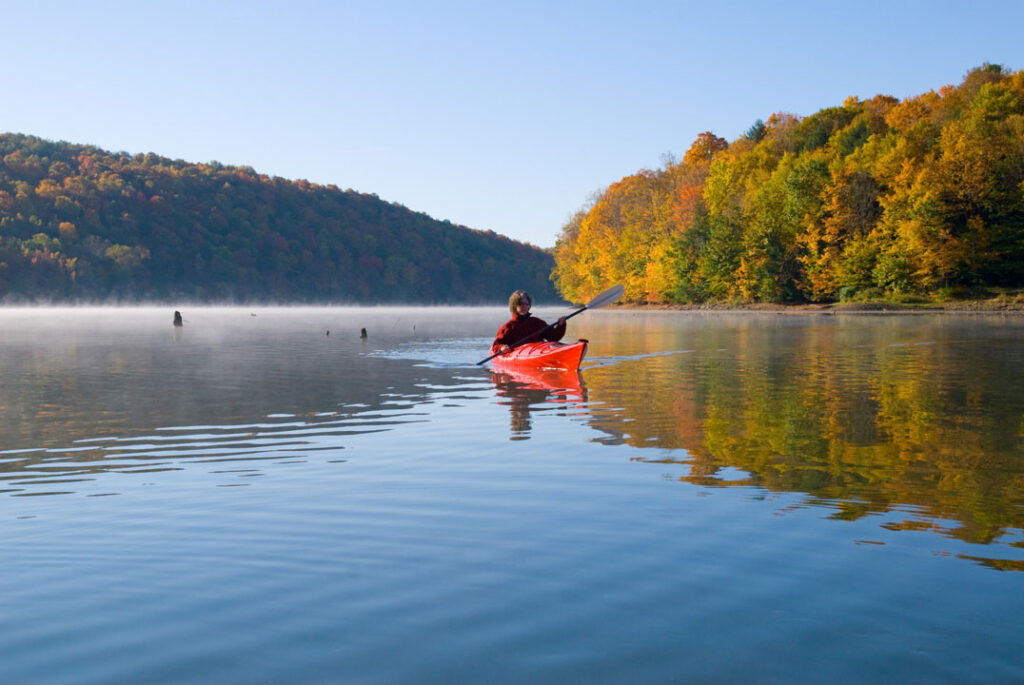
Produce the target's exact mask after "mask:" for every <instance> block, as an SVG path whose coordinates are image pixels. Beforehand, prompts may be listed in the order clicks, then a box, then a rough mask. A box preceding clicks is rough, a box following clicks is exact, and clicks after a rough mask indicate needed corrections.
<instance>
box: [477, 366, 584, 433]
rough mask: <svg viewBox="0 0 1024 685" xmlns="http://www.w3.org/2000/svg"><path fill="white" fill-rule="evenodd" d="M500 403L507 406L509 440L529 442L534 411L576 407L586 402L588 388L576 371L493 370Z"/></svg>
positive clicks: (492, 377)
mask: <svg viewBox="0 0 1024 685" xmlns="http://www.w3.org/2000/svg"><path fill="white" fill-rule="evenodd" d="M491 381H492V382H493V383H494V387H495V389H497V391H498V397H499V398H502V399H501V400H499V404H504V405H507V406H508V409H509V414H510V425H509V429H510V435H509V439H510V440H528V439H529V438H530V431H531V429H532V427H533V423H532V420H531V413H532V412H533V411H549V410H551V409H553V408H558V407H564V406H567V405H574V404H578V403H581V402H584V401H586V399H587V389H586V386H585V385H584V384H583V378H582V377H581V376H580V372H579V371H578V370H576V369H530V368H521V369H507V368H503V369H500V370H492V371H491Z"/></svg>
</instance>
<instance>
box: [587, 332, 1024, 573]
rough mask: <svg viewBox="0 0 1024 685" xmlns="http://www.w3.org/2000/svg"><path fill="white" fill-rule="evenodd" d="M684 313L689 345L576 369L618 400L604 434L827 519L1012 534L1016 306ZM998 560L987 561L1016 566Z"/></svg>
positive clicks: (600, 422) (1018, 406) (1020, 502)
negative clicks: (815, 314)
mask: <svg viewBox="0 0 1024 685" xmlns="http://www.w3.org/2000/svg"><path fill="white" fill-rule="evenodd" d="M693 323H697V324H698V325H695V326H694V327H693V328H692V329H690V330H689V331H678V332H677V335H678V336H679V339H681V340H683V341H685V345H686V346H687V347H690V348H693V349H694V350H696V352H695V353H694V354H691V355H686V356H674V357H660V358H644V359H643V363H637V362H635V361H633V360H629V359H624V360H623V361H622V362H621V363H618V364H606V365H603V366H600V367H599V368H594V369H591V370H589V371H588V372H587V373H586V379H587V384H588V387H589V388H590V393H591V397H592V398H595V399H597V400H600V401H602V402H603V403H604V404H606V405H608V406H614V407H617V408H618V409H617V410H616V411H615V412H614V414H604V415H601V416H597V415H595V416H593V418H592V421H591V423H592V425H593V426H594V427H595V428H598V429H599V430H600V431H601V432H602V433H603V434H604V435H605V436H606V438H605V440H607V441H609V442H616V443H618V442H622V443H625V444H629V445H631V446H634V447H637V448H641V449H642V450H650V451H652V452H655V454H653V455H652V456H646V455H642V454H641V455H639V456H637V457H636V458H635V460H637V461H646V462H650V463H657V464H661V465H666V464H667V465H679V466H680V467H681V469H680V470H681V473H680V474H679V475H677V478H678V479H679V480H680V481H684V482H688V483H693V484H698V485H701V486H712V487H737V486H738V487H749V486H751V485H756V486H758V487H762V488H767V489H768V490H773V491H785V492H798V493H806V495H807V497H806V499H805V505H807V506H823V507H828V508H830V509H833V510H834V513H833V514H832V516H833V518H836V519H840V520H856V519H859V518H862V517H865V516H873V515H878V516H882V515H885V516H884V517H885V518H886V522H885V523H884V524H883V525H884V527H885V528H887V529H889V530H930V531H933V532H937V533H940V534H943V535H946V536H949V537H952V538H957V539H960V540H963V541H967V542H971V543H980V544H988V543H993V542H997V541H998V542H1003V543H1008V544H1013V545H1014V546H1015V547H1020V546H1022V543H1021V537H1022V528H1024V388H1022V384H1021V383H1020V378H1022V377H1024V347H1022V345H1021V342H1022V338H1024V335H1022V326H1021V323H1022V322H1021V321H1020V320H1017V319H1000V318H994V319H990V318H966V319H961V320H957V319H952V318H949V319H936V318H935V317H929V318H921V319H913V320H911V319H907V318H901V319H882V320H877V319H876V320H871V319H866V318H858V319H850V318H847V319H841V318H839V317H835V318H830V319H829V320H813V321H812V320H809V319H788V320H785V321H773V320H771V319H765V318H763V317H762V318H755V317H747V318H735V319H731V320H730V319H728V318H724V319H719V321H718V325H715V326H708V325H706V322H700V321H694V322H693ZM620 333H621V331H620ZM588 334H589V335H590V336H592V337H594V338H597V339H600V336H599V334H595V333H591V332H588ZM677 344H678V343H677ZM652 448H655V449H656V451H655V449H652ZM1002 561H1004V560H995V561H992V564H991V565H992V566H993V567H994V568H1002V569H1006V568H1016V569H1018V570H1019V568H1020V566H1021V562H1019V561H1006V563H1002ZM997 562H999V563H997Z"/></svg>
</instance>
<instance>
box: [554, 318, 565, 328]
mask: <svg viewBox="0 0 1024 685" xmlns="http://www.w3.org/2000/svg"><path fill="white" fill-rule="evenodd" d="M556 325H558V326H564V325H565V317H564V316H560V317H558V321H557V323H556Z"/></svg>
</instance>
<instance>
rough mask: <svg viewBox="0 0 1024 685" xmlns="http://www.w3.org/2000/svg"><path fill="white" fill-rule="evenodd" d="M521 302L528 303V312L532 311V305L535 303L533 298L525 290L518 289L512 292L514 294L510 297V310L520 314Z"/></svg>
mask: <svg viewBox="0 0 1024 685" xmlns="http://www.w3.org/2000/svg"><path fill="white" fill-rule="evenodd" d="M521 304H525V305H526V311H527V312H528V311H530V306H531V305H532V304H533V300H531V299H530V294H529V293H527V292H526V291H525V290H517V291H515V292H514V293H512V296H511V297H509V298H508V310H509V311H510V312H512V313H513V314H519V313H520V312H519V305H521ZM523 313H525V312H523Z"/></svg>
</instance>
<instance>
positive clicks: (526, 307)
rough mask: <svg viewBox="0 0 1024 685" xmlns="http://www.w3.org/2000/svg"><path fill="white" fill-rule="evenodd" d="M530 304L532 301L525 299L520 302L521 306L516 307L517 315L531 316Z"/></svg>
mask: <svg viewBox="0 0 1024 685" xmlns="http://www.w3.org/2000/svg"><path fill="white" fill-rule="evenodd" d="M530 304H531V303H530V300H529V299H527V298H525V297H524V298H523V299H521V300H519V304H517V305H516V314H519V315H520V316H525V315H526V314H529V313H530Z"/></svg>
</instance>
